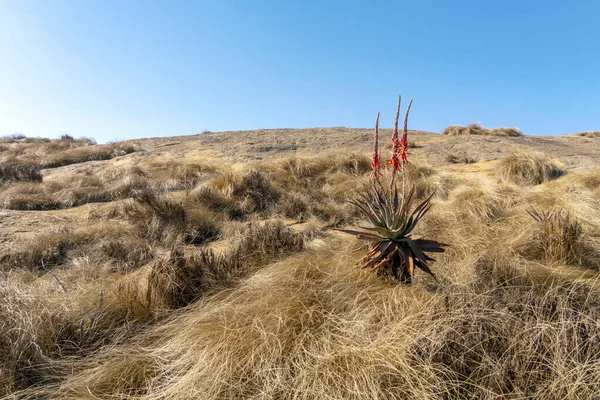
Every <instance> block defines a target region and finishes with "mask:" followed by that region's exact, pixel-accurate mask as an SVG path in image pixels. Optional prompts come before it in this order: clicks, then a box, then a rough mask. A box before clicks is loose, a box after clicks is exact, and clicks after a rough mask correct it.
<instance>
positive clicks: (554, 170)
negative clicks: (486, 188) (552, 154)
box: [494, 153, 565, 185]
mask: <svg viewBox="0 0 600 400" xmlns="http://www.w3.org/2000/svg"><path fill="white" fill-rule="evenodd" d="M494 171H495V173H496V175H497V176H498V177H499V178H501V179H503V180H505V181H507V182H512V183H517V184H520V185H539V184H540V183H544V182H547V181H549V180H552V179H556V178H558V177H560V176H561V175H563V174H564V173H565V171H564V170H563V169H561V167H560V166H559V165H558V164H557V163H556V162H554V161H553V160H551V159H550V158H549V157H547V156H545V155H543V154H540V153H516V154H512V155H509V156H506V157H503V158H501V159H500V160H498V164H497V165H496V167H495V169H494Z"/></svg>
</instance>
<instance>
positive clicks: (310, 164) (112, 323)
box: [0, 127, 600, 399]
mask: <svg viewBox="0 0 600 400" xmlns="http://www.w3.org/2000/svg"><path fill="white" fill-rule="evenodd" d="M381 135H382V137H383V138H388V137H389V136H390V135H391V131H389V130H383V132H382V133H381ZM371 140H372V130H371V129H351V128H342V127H339V128H315V129H301V130H295V129H281V130H257V131H239V132H220V133H204V134H201V135H195V136H181V137H169V138H152V139H143V140H138V141H131V142H127V143H119V144H112V145H104V146H102V145H95V144H93V142H91V141H77V140H71V139H69V138H65V139H63V140H57V141H50V142H48V141H42V140H38V141H36V140H28V139H14V140H5V143H0V162H1V163H2V166H3V167H2V168H0V207H1V208H2V209H1V210H0V398H1V397H2V396H4V397H5V398H7V399H8V398H21V399H30V398H61V399H83V398H90V399H91V398H102V399H104V398H119V399H121V398H129V399H189V398H205V399H223V398H231V399H238V398H256V399H258V398H261V399H263V398H264V399H282V398H286V399H287V398H294V399H303V398H306V399H314V398H326V399H334V398H335V399H338V398H339V399H353V398H355V399H365V398H373V399H376V398H380V399H381V398H386V399H388V398H398V399H405V398H416V399H431V398H440V399H449V398H452V399H455V398H465V399H466V398H573V399H594V398H596V397H595V396H597V393H598V392H600V385H599V383H598V380H597V378H596V377H597V376H598V374H599V373H600V320H599V318H600V317H599V316H600V288H599V287H598V283H597V278H598V272H597V271H598V269H599V268H600V161H599V160H600V138H594V137H586V136H562V137H531V136H521V137H496V136H442V135H437V134H434V133H429V132H421V131H410V132H409V145H410V156H409V157H410V161H411V164H409V166H408V170H407V175H408V182H409V184H410V185H411V186H414V187H415V188H416V192H417V195H418V196H419V197H420V198H424V197H426V196H427V195H429V194H430V193H432V192H433V191H434V190H436V193H435V196H434V207H433V208H432V210H431V211H430V212H429V213H428V214H427V215H426V216H425V218H424V219H423V221H422V222H421V223H420V225H419V226H418V228H417V230H418V233H419V234H424V235H426V236H427V237H430V238H432V239H436V240H439V241H442V242H445V243H448V244H449V247H448V251H447V252H446V253H444V254H442V255H440V256H438V257H437V260H436V261H435V262H433V263H432V269H433V270H434V271H435V272H436V275H437V276H438V277H439V278H440V279H439V282H435V281H434V280H432V279H431V278H429V277H427V276H425V275H424V274H422V275H420V274H417V276H416V279H415V280H414V282H413V284H412V285H411V286H406V285H394V284H392V283H390V282H388V281H385V280H382V279H380V278H378V277H377V276H375V275H374V274H372V273H368V272H366V271H363V270H360V269H359V268H357V265H358V263H359V261H360V259H361V257H362V255H364V251H359V252H353V251H352V250H354V249H355V248H357V247H358V246H359V245H360V243H359V242H358V241H356V240H355V239H353V238H352V237H350V236H347V235H344V234H342V233H340V232H338V231H335V230H332V229H331V228H335V227H342V226H356V225H360V224H361V217H360V214H359V213H358V212H357V210H356V209H355V208H354V207H353V206H351V205H350V204H348V202H347V200H348V199H350V198H352V196H354V195H355V192H356V190H359V191H360V190H364V189H365V188H366V187H368V183H369V173H370V157H369V154H370V151H371ZM386 152H387V149H386V150H385V151H384V152H383V157H386ZM533 209H535V210H537V211H539V212H540V213H543V212H554V214H552V216H547V218H546V219H544V218H542V219H541V220H536V219H535V218H532V216H531V215H530V214H529V213H528V212H527V211H531V210H533ZM559 210H561V211H560V212H559Z"/></svg>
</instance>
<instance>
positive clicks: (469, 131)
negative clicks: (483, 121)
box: [442, 124, 523, 137]
mask: <svg viewBox="0 0 600 400" xmlns="http://www.w3.org/2000/svg"><path fill="white" fill-rule="evenodd" d="M442 135H451V136H462V135H485V136H511V137H517V136H523V132H521V130H520V129H518V128H492V129H489V128H485V127H483V126H481V125H480V124H471V125H467V126H462V125H452V126H449V127H447V128H446V129H444V130H443V131H442Z"/></svg>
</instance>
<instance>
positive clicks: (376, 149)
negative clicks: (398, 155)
mask: <svg viewBox="0 0 600 400" xmlns="http://www.w3.org/2000/svg"><path fill="white" fill-rule="evenodd" d="M373 136H374V139H373V160H372V161H371V168H373V172H371V179H373V178H377V176H378V175H381V172H379V169H380V168H381V160H380V158H379V113H377V119H375V133H374V135H373Z"/></svg>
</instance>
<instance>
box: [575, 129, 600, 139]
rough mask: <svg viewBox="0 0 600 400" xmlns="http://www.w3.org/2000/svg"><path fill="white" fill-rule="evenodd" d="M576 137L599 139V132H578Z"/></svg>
mask: <svg viewBox="0 0 600 400" xmlns="http://www.w3.org/2000/svg"><path fill="white" fill-rule="evenodd" d="M577 136H583V137H588V138H600V132H599V131H589V132H580V133H578V134H577Z"/></svg>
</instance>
